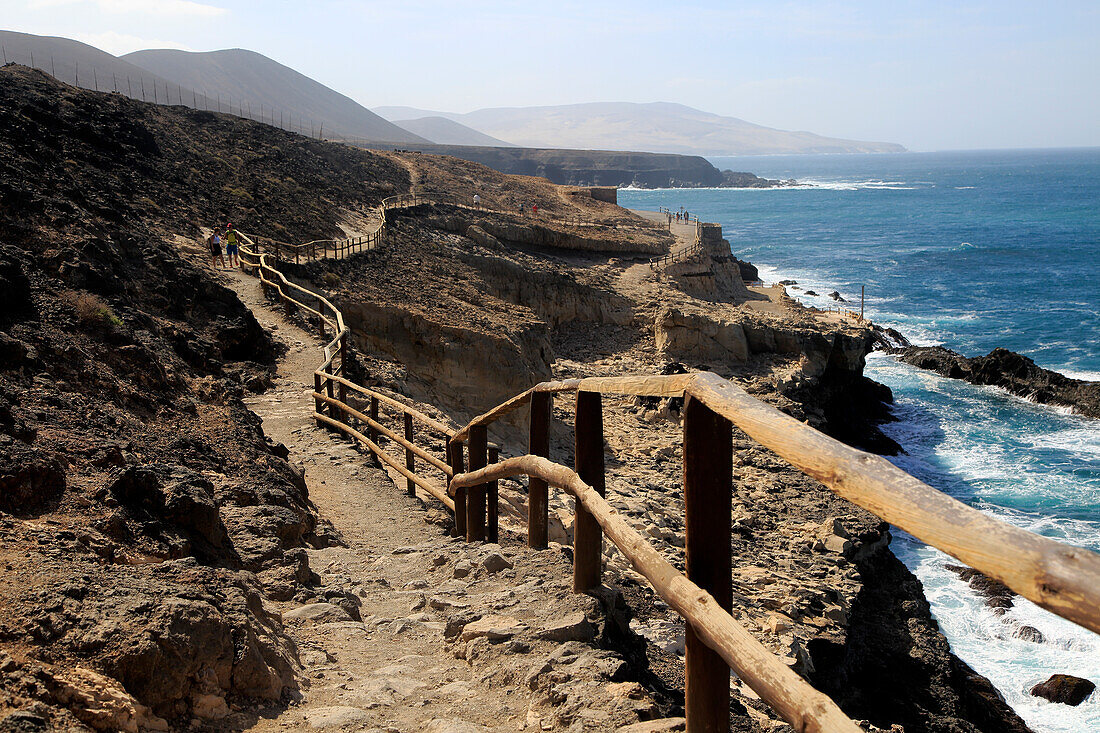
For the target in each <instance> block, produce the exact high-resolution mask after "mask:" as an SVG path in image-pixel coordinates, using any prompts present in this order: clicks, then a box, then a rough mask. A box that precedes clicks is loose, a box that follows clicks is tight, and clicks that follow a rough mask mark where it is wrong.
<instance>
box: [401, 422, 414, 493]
mask: <svg viewBox="0 0 1100 733" xmlns="http://www.w3.org/2000/svg"><path fill="white" fill-rule="evenodd" d="M401 414H402V415H403V416H404V418H405V440H407V441H409V443H412V442H413V416H412V415H410V414H409V413H407V412H403V413H401ZM405 468H407V469H409V470H410V471H412V472H415V471H416V455H415V454H414V453H413V452H412V448H405ZM405 490H406V491H407V492H408V494H409V496H416V484H414V483H413V480H412V479H411V478H406V479H405Z"/></svg>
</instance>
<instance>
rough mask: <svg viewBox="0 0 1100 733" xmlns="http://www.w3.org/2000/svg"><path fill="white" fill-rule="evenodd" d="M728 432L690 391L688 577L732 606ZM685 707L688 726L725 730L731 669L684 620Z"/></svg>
mask: <svg viewBox="0 0 1100 733" xmlns="http://www.w3.org/2000/svg"><path fill="white" fill-rule="evenodd" d="M732 441H733V434H732V426H731V424H730V422H729V420H726V419H725V418H724V417H722V416H720V415H718V414H716V413H715V412H714V411H712V410H711V409H710V408H709V407H707V406H706V405H704V404H703V403H702V402H700V401H699V400H696V399H693V398H692V397H691V396H690V395H688V396H687V397H685V400H684V514H685V518H684V537H685V546H686V550H685V561H684V564H685V569H686V572H687V577H688V580H690V581H692V582H693V583H695V584H696V585H698V586H699V587H700V588H702V589H703V590H705V591H707V592H708V593H710V594H711V595H712V596H714V599H715V600H716V601H717V602H718V605H719V606H721V607H722V608H723V609H725V610H726V611H730V610H731V607H732V580H731V575H732V567H731V562H730V551H731V550H730V511H731V509H732V507H731V496H732V492H733V445H732ZM686 631H687V639H686V649H685V658H684V709H685V711H686V717H687V725H688V729H689V730H692V731H728V730H729V706H730V671H729V665H727V664H726V662H725V660H723V659H722V658H721V657H720V656H718V653H717V652H715V651H714V650H712V649H710V648H709V647H708V646H707V645H706V644H704V643H703V642H702V641H701V640H700V639H699V637H697V636H696V635H695V631H694V630H693V629H692V627H691V624H687V629H686Z"/></svg>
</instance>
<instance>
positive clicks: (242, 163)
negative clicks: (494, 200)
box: [0, 66, 408, 730]
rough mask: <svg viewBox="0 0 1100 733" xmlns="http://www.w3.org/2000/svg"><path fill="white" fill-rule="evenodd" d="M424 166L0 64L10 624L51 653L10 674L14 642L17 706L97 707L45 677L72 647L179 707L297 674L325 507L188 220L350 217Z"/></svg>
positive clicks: (232, 303) (266, 341)
mask: <svg viewBox="0 0 1100 733" xmlns="http://www.w3.org/2000/svg"><path fill="white" fill-rule="evenodd" d="M407 182H408V176H407V173H405V172H404V171H403V170H398V169H397V167H396V166H394V165H393V164H391V163H389V162H387V161H385V160H383V159H380V158H378V157H377V156H372V155H370V154H368V153H365V152H363V151H357V150H354V149H351V148H346V147H344V146H337V145H326V144H323V143H320V142H317V141H312V140H308V139H306V138H303V137H301V136H297V135H292V134H289V133H286V132H284V131H281V130H278V129H277V128H273V127H271V126H267V125H260V124H255V123H252V122H247V121H244V120H240V119H237V118H232V117H229V116H224V115H214V114H211V113H203V112H198V111H195V110H183V109H180V108H170V107H163V106H156V105H145V104H142V103H139V102H135V101H133V100H129V99H126V98H124V97H121V96H119V95H112V94H96V93H92V92H87V91H80V90H76V89H74V88H72V87H68V86H65V85H63V84H60V83H58V82H56V81H54V80H52V79H50V78H49V77H47V76H45V75H44V74H42V73H41V72H37V71H31V70H28V69H25V68H20V67H16V66H5V67H3V68H0V202H2V203H0V239H2V241H0V548H3V558H2V559H3V563H4V573H5V586H4V593H3V594H0V645H2V646H3V647H5V648H12V647H14V646H18V647H19V654H18V656H19V658H20V662H21V663H22V661H23V660H24V659H30V660H33V664H34V665H38V669H39V670H40V672H41V674H38V673H37V672H36V673H33V674H30V673H28V674H30V676H29V677H28V676H24V679H26V680H29V681H28V683H27V684H26V685H23V686H16V685H13V684H9V683H11V682H12V680H11V678H10V675H7V672H8V670H7V669H5V666H6V665H5V664H4V662H3V656H2V655H0V710H2V711H3V713H0V717H2V716H4V715H7V718H5V719H4V721H3V722H0V727H4V726H5V725H7V724H8V723H10V722H12V716H11V715H9V714H8V713H9V712H11V711H14V710H19V709H25V710H31V711H33V713H34V715H37V716H38V717H39V718H41V719H42V720H43V721H45V723H44V724H45V726H46V727H47V728H48V729H55V730H78V729H79V730H84V729H85V728H83V727H81V726H80V723H79V721H78V720H76V719H74V718H72V714H70V712H69V708H70V707H71V706H72V705H73V703H72V702H71V700H70V699H69V698H67V697H65V695H63V694H60V693H57V689H60V688H57V685H55V684H54V683H53V682H51V681H50V680H53V679H54V678H55V677H56V679H61V678H62V677H64V675H65V674H68V672H69V671H71V670H81V669H82V670H85V671H88V670H94V671H95V674H99V675H107V676H109V677H112V678H114V680H115V681H116V682H113V683H112V684H118V683H120V684H121V685H122V686H123V687H125V689H126V691H127V692H129V693H130V694H132V695H134V696H135V697H136V698H137V700H138V701H139V702H140V703H142V704H144V705H147V706H150V707H152V708H153V709H154V711H155V713H156V715H158V716H162V717H165V718H167V719H168V720H169V723H170V725H171V726H172V728H173V729H182V728H185V727H187V726H188V725H189V724H190V722H191V719H192V717H194V716H195V715H201V712H199V711H200V710H201V709H202V705H200V700H202V699H207V698H209V696H213V697H214V698H215V699H216V698H228V699H229V700H230V701H231V702H232V704H234V705H249V704H251V702H250V701H255V700H263V701H268V702H273V703H277V702H279V701H280V700H283V699H284V696H286V695H290V694H293V691H294V690H295V686H296V682H295V679H294V673H295V668H296V665H297V661H296V651H295V649H294V646H293V644H292V643H291V642H290V640H289V639H288V638H287V637H286V635H285V634H284V633H283V631H282V627H281V624H280V621H279V619H278V618H277V617H276V616H274V615H273V614H272V613H270V612H269V611H267V610H265V608H264V601H265V598H266V599H268V600H270V599H273V598H290V597H294V596H296V595H297V594H299V593H303V594H306V595H311V594H321V593H323V592H324V589H323V588H317V587H316V584H317V583H318V581H319V578H318V576H317V575H316V574H314V573H313V572H312V571H310V569H309V565H308V558H307V555H306V553H305V551H304V548H305V547H307V546H309V543H310V542H312V541H314V540H316V538H315V536H314V531H315V529H316V526H317V519H316V517H315V515H314V513H313V509H312V507H311V505H310V502H309V497H308V495H307V492H306V484H305V481H304V478H303V475H302V472H301V471H300V470H298V469H296V468H294V467H293V466H291V465H290V464H289V463H288V462H287V461H286V457H287V452H286V449H285V447H281V446H278V445H275V444H272V443H271V442H270V441H268V440H266V439H265V437H264V435H263V432H262V430H261V427H260V420H259V418H257V417H256V416H255V415H254V414H252V413H251V412H249V411H248V410H247V408H246V407H245V406H244V404H243V403H242V402H241V401H240V397H241V396H242V395H244V394H245V390H246V389H253V390H262V389H264V388H265V387H266V386H267V385H269V384H270V383H271V372H272V370H273V367H274V361H275V356H276V354H277V353H278V351H279V349H280V348H281V347H279V346H278V345H276V343H275V342H273V341H272V339H271V338H270V337H269V336H268V335H267V334H266V333H265V332H264V330H263V329H262V328H261V327H260V325H259V323H258V322H257V321H256V319H255V318H254V317H253V316H252V314H251V312H250V311H249V310H248V309H247V308H245V307H244V306H243V305H242V304H241V302H240V301H239V299H238V298H237V296H236V294H235V293H234V292H233V291H232V290H230V289H228V288H226V287H224V286H223V285H221V284H219V283H218V281H217V280H216V278H214V277H211V276H210V273H209V271H207V270H205V269H203V268H200V267H198V266H196V265H195V264H193V262H192V260H191V259H190V255H186V254H185V252H186V250H185V249H181V244H180V243H179V235H183V237H184V239H186V238H188V237H191V238H194V237H195V235H197V234H198V231H199V230H198V227H199V225H206V226H210V225H214V224H216V223H218V220H219V219H220V220H221V222H222V223H224V221H225V219H226V218H228V217H232V220H233V221H234V222H235V223H237V224H238V225H240V226H242V227H245V228H246V229H253V230H256V231H258V233H264V231H263V229H264V227H266V226H272V227H274V228H273V229H272V230H269V231H268V232H267V233H269V234H271V235H272V236H279V237H280V238H286V239H295V238H307V237H308V238H312V237H313V236H316V235H317V234H319V233H322V232H331V233H333V234H335V233H337V232H339V231H340V229H339V227H338V226H337V223H338V222H339V221H340V219H341V216H342V215H343V214H342V211H346V210H349V209H355V208H357V207H361V206H362V207H369V206H373V205H374V204H376V203H377V202H378V200H380V199H381V198H382V197H383V196H385V195H390V194H391V193H393V192H396V191H400V190H404V188H405V187H406V186H407ZM269 223H270V224H269ZM184 246H186V245H184ZM28 519H30V520H33V521H25V520H28ZM317 541H318V542H320V540H317ZM268 580H270V582H271V587H270V588H267V587H265V585H264V583H265V582H266V581H268ZM12 656H16V655H15V654H13V655H12ZM88 673H89V674H91V672H88ZM57 684H60V683H57ZM51 685H53V686H51ZM14 687H18V689H19V690H20V691H19V692H18V694H17V695H15V697H14V698H13V697H10V696H9V693H10V692H11V690H12V689H13V688H14ZM55 688H56V689H55ZM207 701H208V702H209V700H207ZM207 707H209V706H207ZM87 712H88V711H87V710H84V711H77V710H75V709H74V710H73V711H72V713H73V714H77V713H79V714H84V713H87ZM79 714H78V717H79ZM66 716H68V717H66ZM81 720H83V719H82V718H81ZM15 722H16V723H18V725H20V726H23V727H24V728H26V726H28V725H31V724H32V723H34V720H32V717H31V716H29V714H28V716H22V717H21V718H20V719H19V720H16V721H15ZM162 722H163V721H162ZM204 725H205V723H204ZM107 727H108V728H110V727H111V726H107ZM28 729H29V728H28Z"/></svg>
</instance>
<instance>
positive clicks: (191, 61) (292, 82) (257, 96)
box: [121, 48, 428, 143]
mask: <svg viewBox="0 0 1100 733" xmlns="http://www.w3.org/2000/svg"><path fill="white" fill-rule="evenodd" d="M121 58H123V59H124V60H126V61H129V62H131V63H133V64H135V65H137V66H140V67H142V68H144V69H148V70H149V71H151V72H153V73H155V74H159V75H160V76H163V77H165V78H167V79H170V80H172V81H174V82H176V83H177V84H182V85H183V86H184V87H190V88H192V89H198V90H205V92H206V95H207V96H208V97H209V96H213V95H216V94H221V96H222V99H226V98H232V99H234V100H237V101H240V100H244V101H245V102H246V103H247V104H250V105H251V107H252V113H253V116H258V115H259V113H260V110H259V108H260V105H264V107H265V108H267V109H274V110H276V114H278V113H279V112H282V113H283V114H284V115H286V116H288V117H289V116H294V117H297V118H299V119H302V120H312V121H314V122H316V123H317V125H318V127H320V125H321V124H322V123H323V124H324V132H325V136H326V137H332V136H344V137H353V138H364V139H366V140H377V141H385V142H398V143H425V142H428V140H425V139H424V138H423V137H420V136H419V135H416V134H413V133H411V132H409V131H408V130H405V129H402V128H400V127H398V126H397V125H394V124H393V123H391V122H387V121H386V120H384V119H382V118H381V117H379V116H378V115H376V114H374V113H373V112H371V111H370V110H369V109H367V108H366V107H364V106H362V105H361V104H359V103H358V102H356V101H355V100H353V99H351V98H350V97H346V96H344V95H343V94H340V93H339V92H336V91H333V90H332V89H329V88H328V87H326V86H325V85H324V84H321V83H320V82H318V81H314V80H313V79H310V78H309V77H308V76H305V75H304V74H300V73H298V72H297V71H295V70H294V69H291V68H290V67H289V66H284V65H282V64H280V63H278V62H277V61H273V60H271V59H269V58H268V57H267V56H264V55H263V54H259V53H256V52H255V51H246V50H244V49H239V48H234V49H228V50H224V51H209V52H205V53H193V52H188V51H175V50H168V49H163V50H161V49H158V50H148V51H135V52H134V53H130V54H126V55H125V56H122V57H121ZM307 124H308V123H307Z"/></svg>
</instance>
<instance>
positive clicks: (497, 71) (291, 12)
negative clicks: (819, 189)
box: [0, 0, 1100, 150]
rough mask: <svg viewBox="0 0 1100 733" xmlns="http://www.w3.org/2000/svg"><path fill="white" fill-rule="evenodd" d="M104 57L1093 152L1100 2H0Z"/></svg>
mask: <svg viewBox="0 0 1100 733" xmlns="http://www.w3.org/2000/svg"><path fill="white" fill-rule="evenodd" d="M0 28H3V29H6V30H14V31H22V32H26V33H35V34H39V35H57V36H64V37H67V38H74V39H76V40H79V41H83V42H85V43H89V44H91V45H93V46H96V47H98V48H101V49H103V50H105V51H108V52H110V53H114V54H123V53H128V52H130V51H136V50H139V49H143V48H180V49H185V50H192V51H210V50H216V49H221V48H247V49H251V50H253V51H258V52H260V53H262V54H264V55H266V56H269V57H271V58H273V59H275V60H276V61H278V62H280V63H283V64H286V65H288V66H291V67H293V68H295V69H297V70H298V71H300V72H302V73H304V74H306V75H307V76H311V77H313V78H314V79H316V80H318V81H320V82H321V83H323V84H326V85H327V86H330V87H332V88H333V89H336V90H337V91H340V92H342V93H344V94H347V95H348V96H350V97H352V98H353V99H355V100H356V101H358V102H360V103H361V104H363V105H365V106H367V107H376V106H381V105H408V106H412V107H420V108H424V109H432V110H445V111H450V112H468V111H472V110H474V109H479V108H482V107H511V106H528V105H546V104H572V103H577V102H601V101H616V102H619V101H625V102H654V101H664V102H679V103H681V104H686V105H688V106H691V107H696V108H699V109H702V110H706V111H708V112H714V113H717V114H722V115H729V116H732V117H740V118H741V119H745V120H748V121H750V122H754V123H756V124H761V125H767V126H770V127H777V128H781V129H786V130H808V131H811V132H815V133H818V134H821V135H827V136H831V137H844V138H854V139H859V140H878V141H886V142H897V143H901V144H903V145H905V146H906V147H908V148H910V149H912V150H945V149H975V148H1018V147H1071V146H1097V145H1100V73H1098V70H1100V2H1097V0H1089V1H1084V2H1059V1H1058V0H1047V1H1046V2H1038V3H1036V2H1015V1H1014V0H1005V1H1001V2H967V1H966V0H957V1H956V2H923V3H922V2H889V1H886V2H882V1H867V2H835V3H834V2H783V1H782V0H774V1H770V2H736V1H729V2H690V1H688V2H677V3H667V2H666V3H654V2H646V1H645V0H635V1H634V2H600V1H599V0H589V1H588V2H574V1H573V0H558V1H554V2H530V1H529V0H526V1H516V2H463V1H462V0H456V1H454V2H417V1H416V0H404V1H399V2H394V1H393V0H387V1H386V2H375V1H374V0H361V1H353V0H312V1H311V2H300V1H299V2H282V1H281V0H269V1H267V2H253V1H247V0H203V1H201V2H200V1H199V0H24V1H23V2H12V1H11V0H0Z"/></svg>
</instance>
